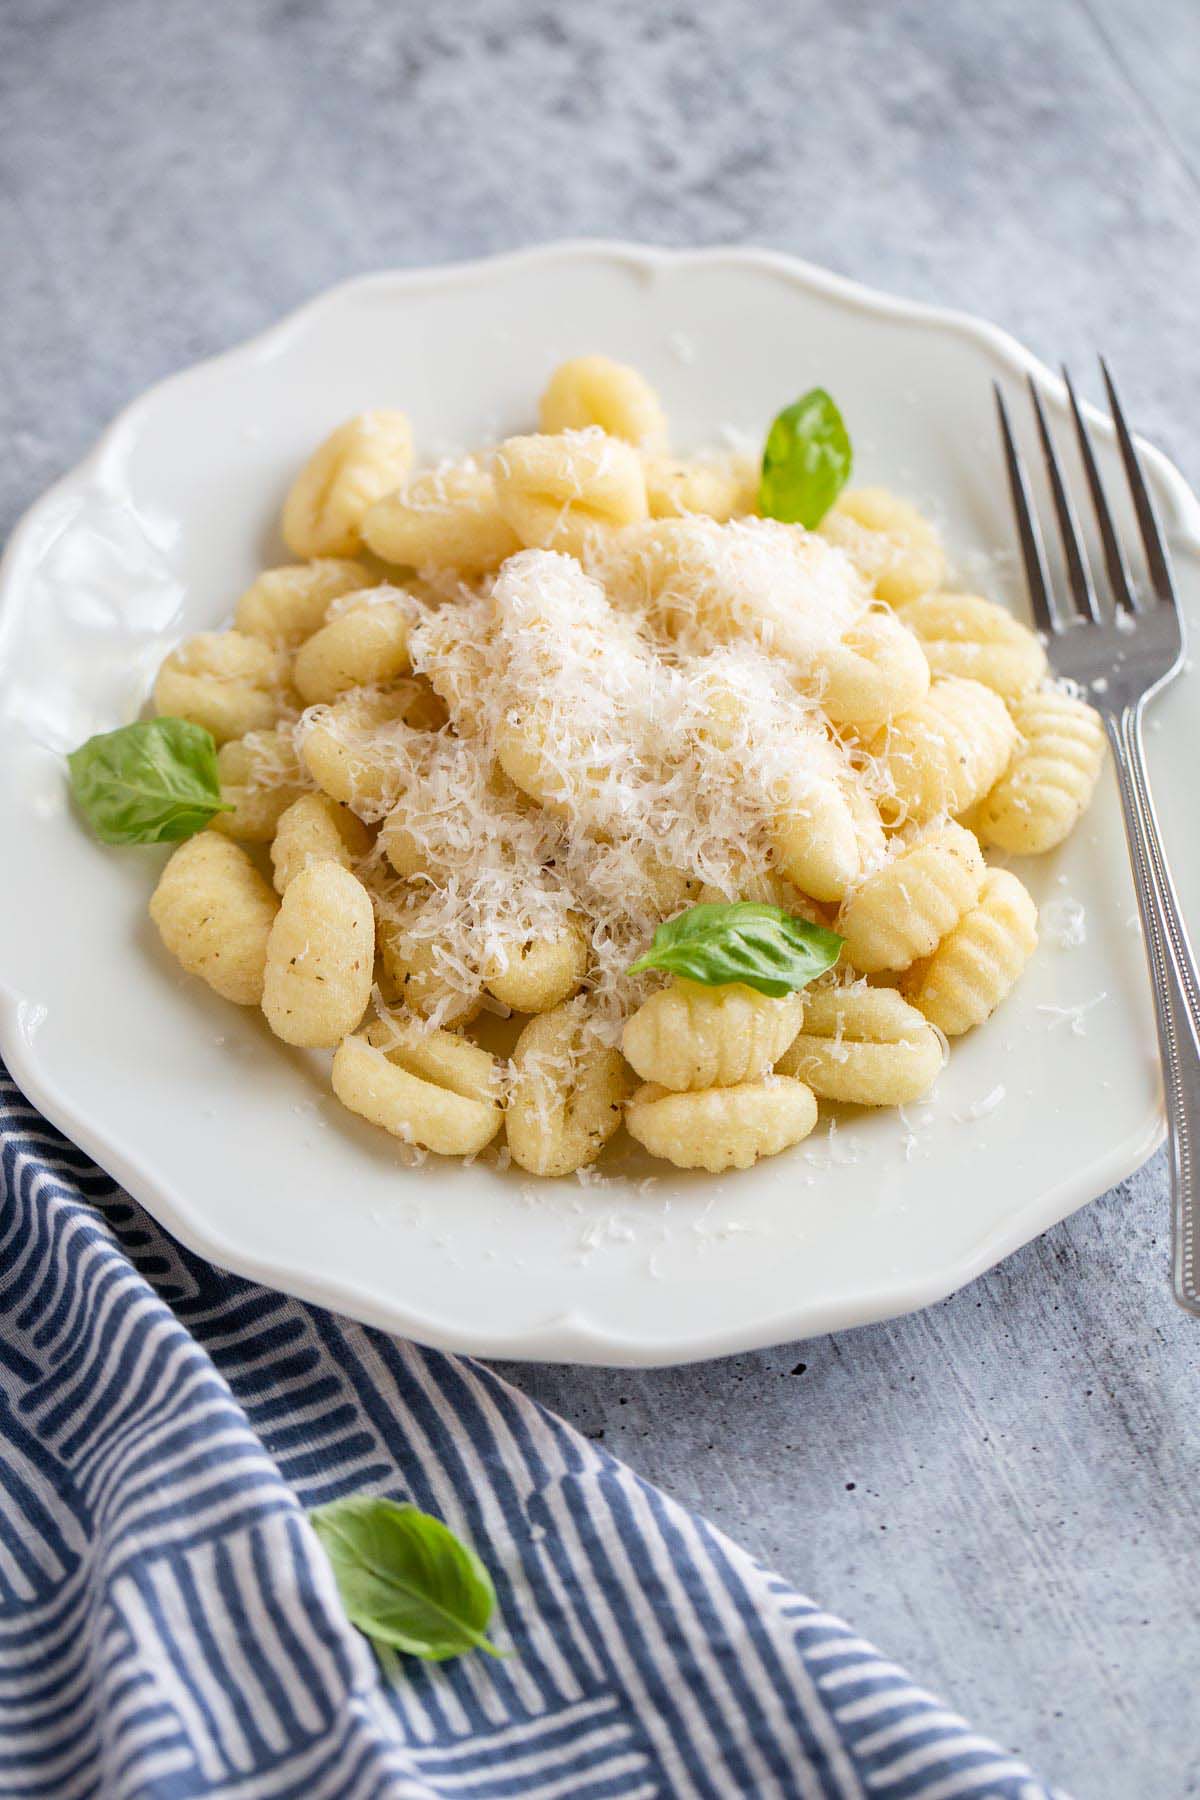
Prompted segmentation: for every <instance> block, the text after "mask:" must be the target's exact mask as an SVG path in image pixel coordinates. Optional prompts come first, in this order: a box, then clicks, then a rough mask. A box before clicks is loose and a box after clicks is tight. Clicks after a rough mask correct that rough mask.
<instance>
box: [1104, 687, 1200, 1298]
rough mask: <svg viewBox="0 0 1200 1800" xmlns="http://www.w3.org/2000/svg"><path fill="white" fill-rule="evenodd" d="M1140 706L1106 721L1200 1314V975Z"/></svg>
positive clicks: (1177, 1238) (1184, 1270)
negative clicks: (1154, 794)
mask: <svg viewBox="0 0 1200 1800" xmlns="http://www.w3.org/2000/svg"><path fill="white" fill-rule="evenodd" d="M1142 705H1143V703H1142V701H1140V700H1139V701H1138V702H1137V703H1136V704H1135V705H1133V706H1129V707H1126V708H1124V710H1123V711H1121V712H1119V713H1115V714H1113V715H1110V716H1108V717H1106V719H1105V724H1106V726H1107V727H1108V735H1109V740H1110V742H1111V744H1112V750H1113V761H1114V762H1115V764H1116V769H1117V780H1118V784H1119V786H1120V791H1121V807H1122V811H1123V813H1124V816H1125V835H1126V837H1127V839H1128V841H1129V852H1130V856H1131V858H1132V861H1133V873H1134V888H1135V890H1136V893H1137V901H1138V910H1139V912H1140V913H1141V919H1142V934H1143V937H1144V939H1145V944H1146V957H1147V961H1148V962H1149V964H1150V978H1151V982H1152V984H1153V988H1154V1010H1155V1018H1156V1022H1157V1026H1158V1047H1159V1054H1160V1056H1161V1058H1162V1068H1163V1088H1164V1092H1165V1097H1166V1109H1167V1132H1168V1137H1169V1141H1170V1145H1171V1270H1172V1285H1173V1288H1174V1293H1175V1298H1176V1300H1177V1301H1178V1302H1179V1304H1180V1306H1182V1307H1184V1308H1185V1309H1186V1310H1187V1311H1188V1312H1191V1313H1197V1314H1200V1170H1198V1169H1197V1166H1196V1156H1197V1153H1198V1151H1200V972H1198V971H1197V966H1196V958H1195V955H1194V954H1193V951H1192V947H1191V944H1190V942H1189V941H1188V935H1187V930H1186V928H1185V926H1184V923H1183V916H1182V914H1181V913H1180V910H1179V900H1178V897H1177V895H1176V893H1175V884H1174V882H1173V881H1172V879H1171V871H1170V867H1169V865H1168V863H1167V858H1166V852H1165V851H1164V849H1163V844H1162V835H1161V833H1160V831H1159V828H1158V819H1157V816H1156V814H1155V811H1154V802H1153V800H1152V798H1151V795H1150V784H1149V779H1148V777H1147V773H1146V756H1145V748H1144V745H1143V742H1142Z"/></svg>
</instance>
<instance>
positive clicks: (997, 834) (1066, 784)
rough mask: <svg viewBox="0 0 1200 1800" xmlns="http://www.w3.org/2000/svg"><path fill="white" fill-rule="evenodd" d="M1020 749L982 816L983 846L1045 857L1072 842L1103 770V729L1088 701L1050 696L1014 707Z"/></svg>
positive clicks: (1044, 694) (1034, 696)
mask: <svg viewBox="0 0 1200 1800" xmlns="http://www.w3.org/2000/svg"><path fill="white" fill-rule="evenodd" d="M1012 717H1013V724H1014V726H1015V728H1016V733H1017V746H1016V750H1015V751H1014V753H1013V756H1012V760H1011V761H1010V763H1009V766H1008V768H1007V769H1006V771H1005V773H1004V774H1003V775H1002V776H1001V778H1000V780H999V781H998V782H997V783H996V785H995V787H993V788H992V789H991V791H990V792H989V793H988V794H987V796H986V798H985V799H984V801H983V804H982V805H981V806H980V807H979V809H978V812H977V813H976V815H975V820H974V823H975V829H976V830H977V832H978V833H979V838H980V842H981V843H984V844H992V845H995V847H996V848H997V849H998V850H1007V851H1009V852H1010V853H1011V854H1013V855H1017V856H1041V855H1043V854H1044V853H1045V852H1046V851H1047V850H1054V849H1056V848H1057V847H1058V845H1059V844H1061V843H1062V842H1063V840H1064V839H1065V838H1067V837H1069V836H1070V834H1071V832H1072V831H1073V830H1074V828H1075V826H1076V825H1077V824H1078V823H1079V820H1080V818H1081V816H1082V815H1083V813H1084V812H1085V811H1086V810H1087V807H1088V805H1089V803H1090V801H1091V798H1092V794H1093V793H1094V792H1095V788H1096V782H1097V780H1098V779H1099V775H1100V770H1101V767H1102V765H1103V762H1104V726H1103V725H1102V723H1101V721H1100V715H1099V713H1097V712H1096V710H1095V709H1094V707H1091V706H1088V705H1087V703H1086V701H1083V700H1076V699H1074V698H1073V697H1072V696H1071V695H1070V694H1064V693H1059V692H1058V691H1057V690H1055V689H1053V688H1050V689H1047V690H1045V691H1044V692H1042V693H1037V694H1028V695H1026V696H1024V697H1023V698H1022V699H1020V700H1017V701H1015V702H1014V703H1013V707H1012Z"/></svg>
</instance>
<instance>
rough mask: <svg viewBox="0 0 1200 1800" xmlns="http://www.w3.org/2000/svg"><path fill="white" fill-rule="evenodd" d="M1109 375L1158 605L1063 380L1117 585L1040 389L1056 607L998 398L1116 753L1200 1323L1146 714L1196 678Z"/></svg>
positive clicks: (1066, 646) (1172, 950) (1179, 1002)
mask: <svg viewBox="0 0 1200 1800" xmlns="http://www.w3.org/2000/svg"><path fill="white" fill-rule="evenodd" d="M1100 367H1101V370H1102V372H1103V375H1104V385H1105V388H1106V389H1107V392H1108V401H1109V405H1110V407H1111V409H1112V417H1113V424H1114V426H1115V428H1116V435H1117V445H1118V448H1119V449H1120V452H1121V461H1122V463H1123V464H1124V468H1125V477H1126V480H1127V481H1128V483H1129V491H1130V495H1131V497H1132V499H1133V508H1134V512H1135V514H1136V517H1137V523H1138V533H1139V536H1140V538H1141V541H1142V550H1143V553H1144V556H1145V564H1146V573H1147V576H1148V593H1147V594H1146V595H1145V596H1142V595H1140V594H1139V593H1138V591H1137V589H1136V588H1135V586H1134V583H1133V581H1132V580H1131V578H1130V572H1129V564H1128V562H1127V560H1126V558H1125V555H1124V553H1123V551H1122V548H1121V542H1120V539H1119V538H1118V536H1117V532H1116V528H1115V526H1114V524H1113V518H1112V513H1111V511H1110V510H1109V505H1108V500H1107V497H1106V495H1105V492H1104V484H1103V482H1102V481H1101V478H1100V471H1099V468H1098V467H1097V464H1096V457H1095V453H1094V451H1093V449H1092V442H1091V438H1090V437H1089V435H1088V429H1087V425H1086V424H1085V422H1084V418H1083V413H1082V411H1081V409H1080V405H1079V401H1078V398H1077V396H1076V393H1075V389H1074V387H1073V386H1072V383H1071V377H1070V376H1069V375H1068V373H1067V371H1066V370H1065V369H1064V370H1063V380H1064V381H1065V382H1066V388H1067V397H1068V399H1069V401H1070V405H1071V414H1072V417H1073V419H1074V423H1075V435H1076V437H1077V439H1078V442H1079V453H1080V456H1081V458H1082V462H1083V470H1084V475H1085V477H1086V480H1087V487H1088V491H1089V493H1090V496H1091V503H1092V510H1093V512H1094V514H1095V517H1096V526H1097V529H1098V531H1099V535H1100V544H1101V549H1102V551H1103V558H1104V566H1105V569H1106V571H1107V576H1108V588H1109V593H1108V597H1107V600H1106V601H1101V599H1100V598H1099V597H1098V596H1097V592H1096V587H1095V584H1094V582H1093V579H1092V572H1091V569H1090V566H1089V563H1088V558H1087V554H1086V552H1085V550H1084V547H1083V543H1082V540H1081V538H1080V534H1079V525H1078V522H1077V519H1076V514H1075V509H1074V507H1073V505H1072V503H1071V497H1070V494H1069V492H1068V489H1067V485H1066V482H1065V481H1064V479H1063V473H1062V467H1061V465H1060V463H1059V460H1058V456H1057V454H1056V452H1055V448H1054V440H1053V438H1052V436H1051V433H1050V427H1049V425H1048V423H1047V420H1046V414H1045V411H1044V409H1043V406H1042V402H1041V398H1040V396H1039V394H1038V390H1037V387H1036V386H1035V384H1034V382H1033V379H1032V377H1030V378H1029V392H1030V396H1031V398H1032V400H1033V410H1034V416H1035V418H1036V421H1037V431H1038V437H1039V439H1040V441H1041V447H1042V455H1043V457H1044V459H1045V464H1046V474H1047V477H1048V479H1049V485H1050V494H1051V498H1052V500H1053V504H1054V513H1055V517H1056V519H1057V521H1058V535H1059V539H1060V542H1061V544H1062V554H1063V564H1064V570H1065V574H1066V588H1067V593H1066V594H1065V595H1063V596H1061V598H1056V597H1055V594H1054V592H1053V589H1052V587H1051V582H1050V577H1049V573H1048V570H1047V564H1046V553H1045V548H1044V546H1043V542H1042V535H1041V532H1040V530H1039V528H1038V521H1037V514H1036V512H1035V510H1034V507H1033V502H1032V500H1031V499H1030V493H1029V483H1028V480H1027V479H1026V475H1025V467H1024V464H1023V462H1022V460H1021V456H1020V453H1019V451H1018V450H1017V446H1016V441H1015V439H1014V437H1013V432H1012V426H1011V423H1010V421H1009V416H1008V409H1007V407H1006V406H1005V404H1004V395H1003V394H1002V392H1001V390H1000V387H999V384H996V405H997V408H998V411H999V414H1000V431H1001V435H1002V436H1003V439H1004V455H1005V460H1006V463H1007V465H1008V480H1009V486H1010V488H1011V490H1012V501H1013V509H1014V511H1015V513H1016V518H1017V535H1018V537H1019V538H1020V543H1021V555H1022V558H1023V560H1024V564H1025V576H1026V580H1027V582H1028V585H1029V599H1030V604H1031V605H1032V608H1033V615H1034V619H1035V621H1036V623H1037V626H1038V629H1039V630H1040V631H1041V632H1042V633H1043V634H1044V635H1045V638H1046V646H1047V651H1048V654H1049V657H1050V662H1051V665H1052V667H1053V669H1054V671H1055V673H1056V674H1058V675H1065V676H1067V677H1069V678H1070V679H1071V680H1073V681H1077V682H1078V683H1079V684H1080V686H1081V687H1082V688H1084V689H1086V690H1087V695H1088V698H1089V700H1090V701H1091V703H1092V705H1093V706H1095V707H1096V709H1097V711H1098V712H1099V713H1100V715H1101V717H1102V718H1103V720H1104V724H1105V728H1106V730H1107V732H1108V737H1109V742H1110V743H1111V745H1112V753H1113V761H1114V763H1115V764H1116V770H1117V781H1118V784H1119V787H1120V792H1121V807H1122V811H1123V813H1124V817H1125V836H1126V838H1127V840H1128V844H1129V854H1130V858H1131V861H1132V863H1133V874H1134V886H1135V889H1136V892H1137V900H1138V908H1139V910H1140V912H1141V917H1142V934H1143V937H1144V939H1145V944H1146V957H1147V960H1148V962H1149V965H1150V979H1151V983H1152V985H1153V988H1154V1001H1155V1016H1156V1020H1157V1025H1158V1047H1159V1054H1160V1056H1161V1058H1162V1066H1163V1086H1164V1090H1165V1094H1166V1105H1167V1129H1168V1136H1169V1139H1170V1144H1171V1270H1172V1286H1173V1289H1174V1293H1175V1298H1176V1300H1177V1301H1178V1302H1179V1304H1180V1306H1182V1307H1184V1308H1185V1309H1186V1310H1187V1311H1188V1312H1191V1313H1196V1314H1200V1171H1198V1170H1197V1167H1196V1156H1197V1152H1198V1150H1200V975H1198V973H1197V967H1196V959H1195V956H1194V954H1193V952H1192V947H1191V944H1190V942H1189V941H1188V935H1187V930H1186V928H1185V926H1184V923H1183V918H1182V915H1181V913H1180V910H1179V900H1178V897H1177V895H1176V892H1175V885H1174V883H1173V881H1172V879H1171V871H1170V867H1169V865H1168V863H1167V857H1166V852H1165V851H1164V849H1163V844H1162V836H1161V833H1160V831H1159V827H1158V820H1157V817H1156V816H1155V811H1154V802H1153V800H1152V799H1151V796H1150V786H1149V781H1148V778H1147V774H1146V757H1145V748H1144V745H1143V742H1142V713H1143V711H1144V708H1145V705H1146V702H1147V700H1149V699H1150V698H1151V697H1152V696H1153V695H1155V694H1157V693H1159V692H1160V691H1161V689H1163V688H1164V687H1165V686H1166V685H1167V683H1168V682H1169V681H1171V680H1173V679H1174V677H1175V676H1176V675H1177V674H1178V673H1179V671H1180V669H1181V667H1182V666H1183V657H1184V625H1183V618H1182V615H1181V614H1180V611H1179V605H1178V602H1177V600H1176V597H1175V583H1174V579H1173V577H1172V574H1171V563H1170V558H1169V556H1168V554H1167V546H1166V541H1165V539H1164V537H1163V534H1162V528H1161V526H1160V524H1159V521H1158V518H1157V515H1156V513H1155V510H1154V502H1153V500H1152V499H1151V496H1150V490H1149V488H1148V487H1147V485H1146V480H1145V476H1144V475H1143V473H1142V467H1141V463H1140V462H1139V460H1138V454H1137V450H1136V449H1135V447H1134V442H1133V438H1132V436H1131V434H1130V431H1129V427H1128V425H1127V423H1126V420H1125V414H1124V412H1123V411H1122V409H1121V403H1120V401H1119V400H1118V399H1117V391H1116V388H1115V387H1114V385H1113V379H1112V376H1111V375H1110V373H1109V370H1108V366H1107V364H1106V363H1105V362H1104V360H1103V358H1101V362H1100Z"/></svg>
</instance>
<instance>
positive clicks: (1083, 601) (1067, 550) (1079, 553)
mask: <svg viewBox="0 0 1200 1800" xmlns="http://www.w3.org/2000/svg"><path fill="white" fill-rule="evenodd" d="M1026 380H1027V382H1028V384H1029V397H1030V399H1031V400H1032V401H1033V415H1034V417H1035V419H1036V420H1037V428H1038V436H1039V437H1040V438H1041V440H1042V455H1043V457H1044V458H1045V461H1046V474H1047V475H1048V477H1049V479H1050V493H1051V496H1052V497H1053V500H1054V513H1055V517H1056V518H1057V520H1058V535H1059V537H1060V538H1061V540H1062V547H1063V556H1064V558H1065V559H1066V564H1067V580H1068V581H1069V583H1070V586H1071V594H1072V597H1073V598H1074V601H1075V604H1076V606H1077V607H1078V608H1079V611H1080V612H1081V613H1083V614H1084V615H1085V616H1086V617H1087V618H1089V619H1090V620H1091V621H1092V624H1093V625H1098V624H1099V623H1100V609H1099V607H1098V606H1097V605H1096V595H1095V592H1094V591H1093V588H1092V577H1091V574H1090V572H1089V570H1088V566H1087V559H1086V557H1085V556H1084V553H1083V545H1082V544H1081V543H1080V541H1079V526H1078V524H1077V523H1076V520H1075V510H1074V508H1073V507H1072V505H1071V499H1070V495H1069V494H1068V493H1067V490H1066V485H1065V483H1064V482H1063V478H1062V470H1061V468H1060V467H1059V463H1058V455H1057V452H1056V451H1055V448H1054V439H1053V438H1052V437H1051V436H1050V427H1049V425H1048V424H1047V423H1046V414H1045V410H1044V408H1043V406H1042V399H1041V395H1040V394H1039V393H1038V391H1037V386H1036V384H1035V382H1034V379H1033V376H1032V375H1029V376H1027V377H1026Z"/></svg>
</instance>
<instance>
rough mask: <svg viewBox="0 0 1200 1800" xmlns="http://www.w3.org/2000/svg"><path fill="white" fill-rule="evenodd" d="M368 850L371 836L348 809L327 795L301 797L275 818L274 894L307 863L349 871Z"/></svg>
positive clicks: (304, 867) (273, 840)
mask: <svg viewBox="0 0 1200 1800" xmlns="http://www.w3.org/2000/svg"><path fill="white" fill-rule="evenodd" d="M370 848H371V834H370V832H369V831H368V830H367V828H366V826H365V825H364V824H363V823H362V821H361V820H360V819H357V818H356V817H355V816H354V814H353V813H352V812H351V811H350V808H349V807H348V806H343V805H342V804H341V802H340V801H338V800H331V799H330V798H329V795H328V794H302V795H301V796H300V797H299V799H296V800H293V801H292V803H291V805H290V806H289V807H287V809H286V810H285V811H284V812H282V813H281V814H280V816H279V822H278V824H277V825H276V827H275V835H274V837H273V838H272V840H271V867H272V870H273V871H274V883H275V891H276V893H279V894H284V893H286V892H287V890H288V888H289V887H290V885H291V883H292V882H293V881H294V880H295V879H296V876H297V875H299V874H300V873H301V871H302V870H304V869H307V868H308V866H309V864H310V863H315V862H336V863H340V864H341V865H342V867H343V868H344V869H353V868H354V865H355V864H356V863H359V862H361V861H362V859H363V858H364V857H365V856H366V854H367V852H368V851H369V850H370Z"/></svg>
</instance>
